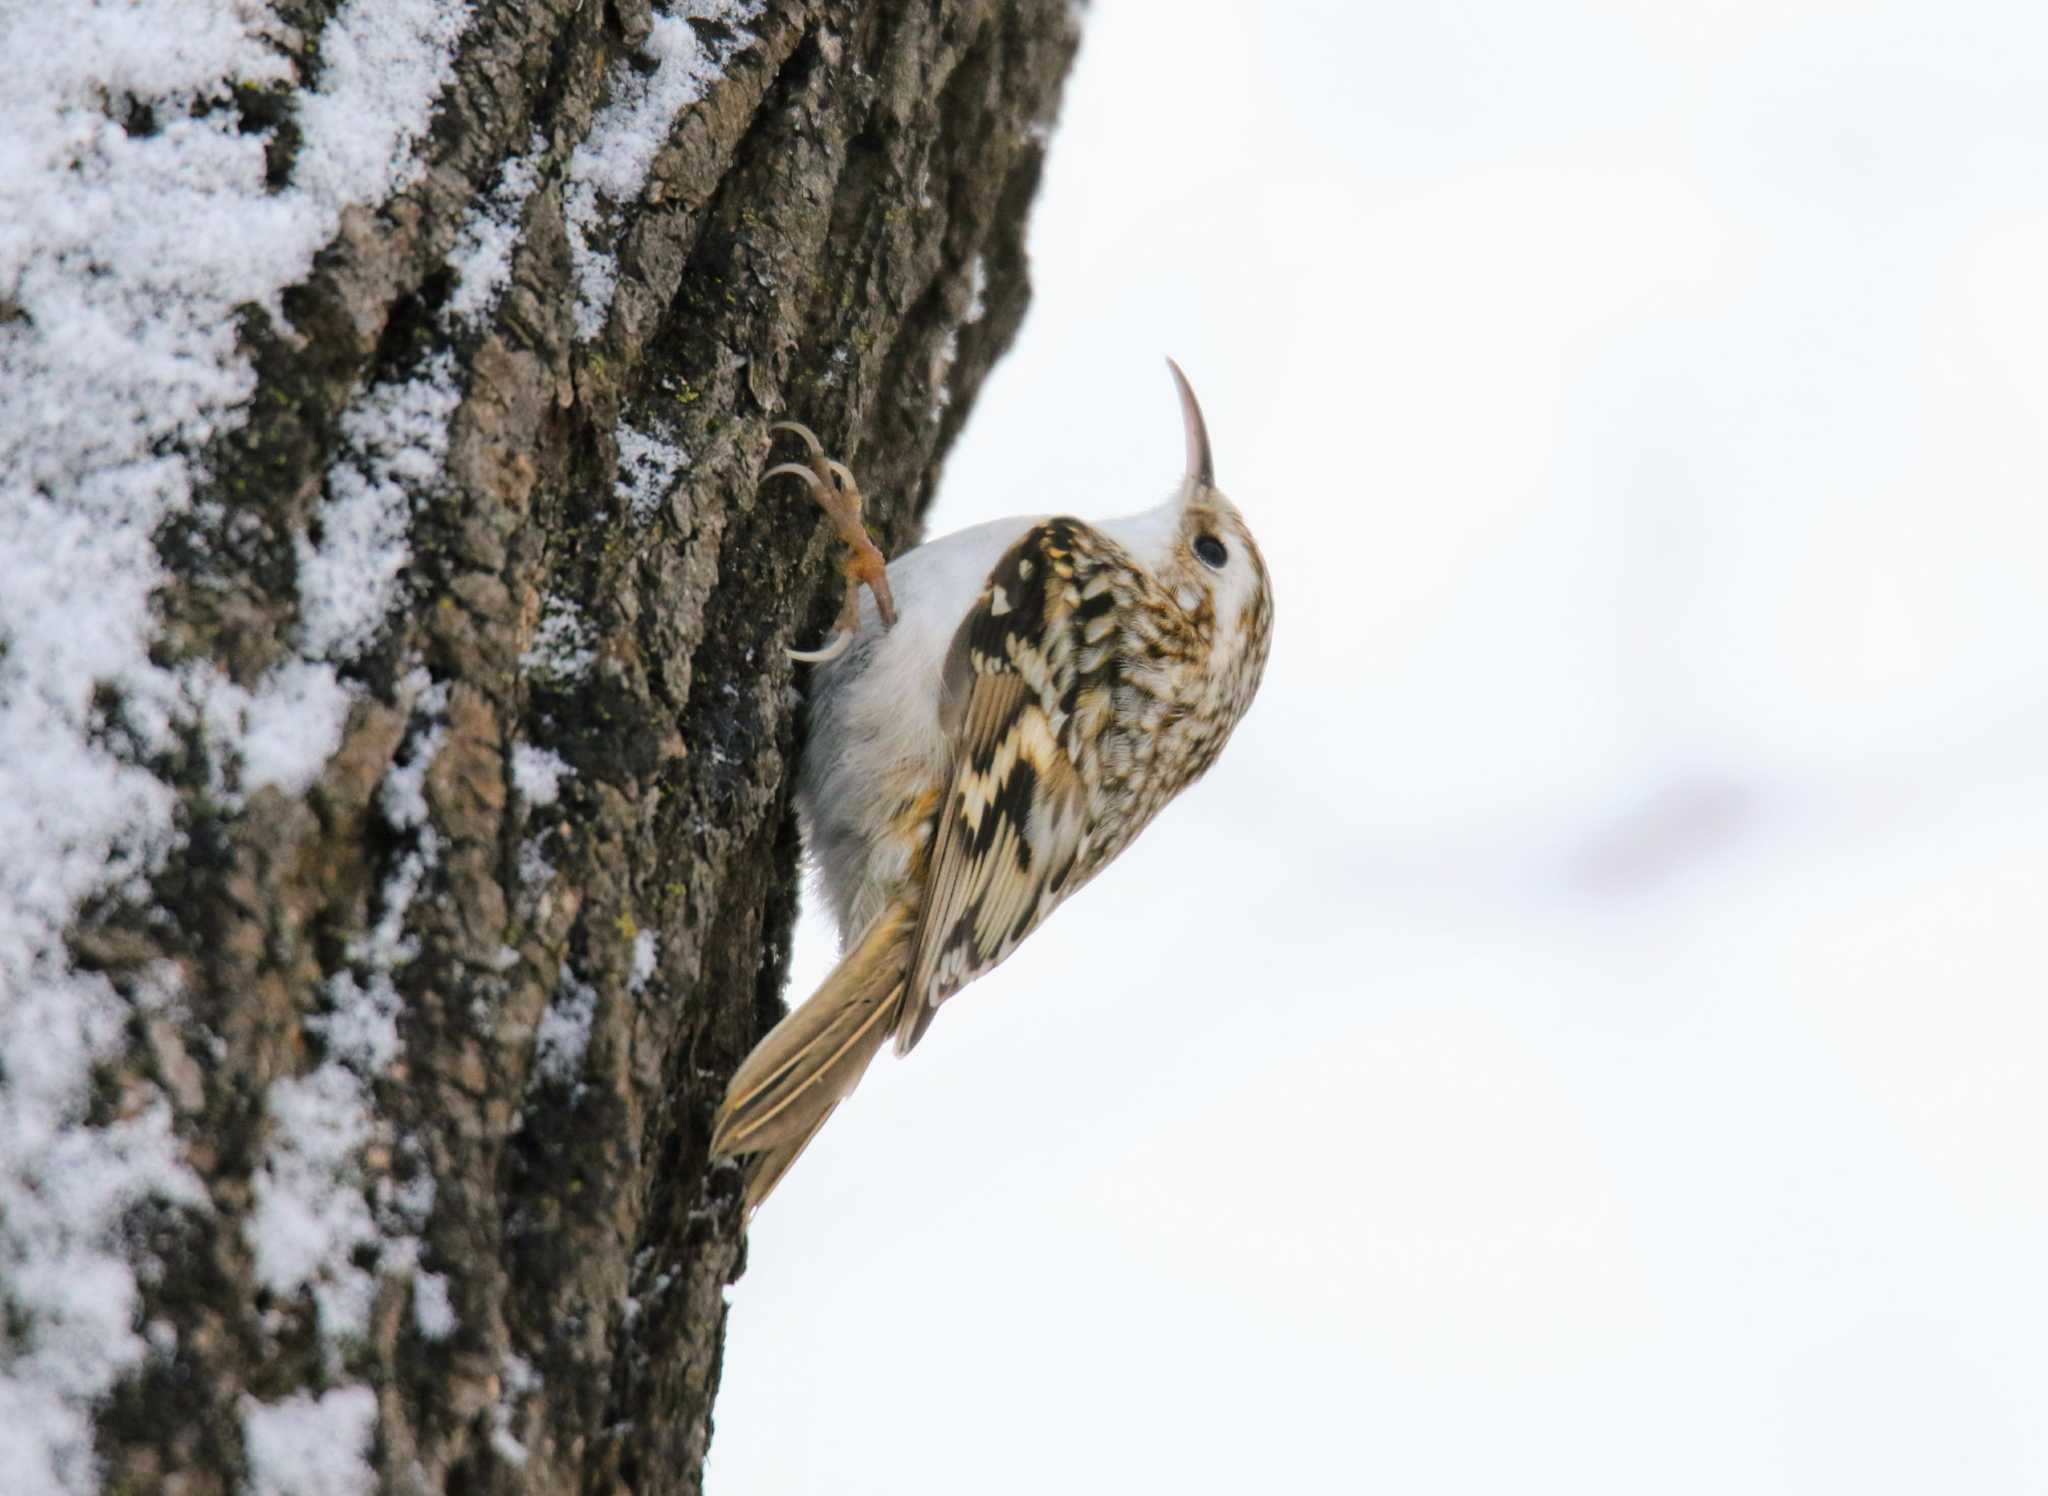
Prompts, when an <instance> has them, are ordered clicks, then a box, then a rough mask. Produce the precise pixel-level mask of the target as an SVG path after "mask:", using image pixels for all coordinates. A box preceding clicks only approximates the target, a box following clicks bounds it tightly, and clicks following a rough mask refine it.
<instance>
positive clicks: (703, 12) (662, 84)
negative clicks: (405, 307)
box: [562, 0, 763, 338]
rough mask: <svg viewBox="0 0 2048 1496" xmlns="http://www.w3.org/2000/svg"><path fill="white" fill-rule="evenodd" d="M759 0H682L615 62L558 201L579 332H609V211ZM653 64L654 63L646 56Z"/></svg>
mask: <svg viewBox="0 0 2048 1496" xmlns="http://www.w3.org/2000/svg"><path fill="white" fill-rule="evenodd" d="M762 4H763V0H681V3H680V4H678V5H676V6H675V7H674V8H673V9H672V10H671V11H670V12H669V13H668V14H665V15H664V14H657V15H656V16H655V17H654V24H653V25H652V27H651V28H650V29H649V30H648V33H647V40H646V41H645V42H643V43H642V44H641V47H640V58H639V59H634V58H621V59H620V60H619V61H618V62H616V63H614V64H613V66H612V72H611V79H610V83H609V86H608V90H607V102H606V103H605V106H604V108H603V109H601V110H600V111H599V112H598V115H597V118H596V119H594V120H592V121H591V125H590V133H589V134H588V135H586V136H585V137H584V138H583V141H582V143H581V144H580V145H578V146H577V147H576V151H575V154H573V155H572V156H571V157H570V158H569V176H568V183H567V186H566V189H565V190H564V193H563V198H562V205H563V208H564V210H565V213H566V215H567V220H568V228H569V256H570V263H571V265H572V267H573V268H574V270H575V273H576V335H577V336H578V337H580V338H594V337H596V336H597V335H598V334H599V333H601V332H603V331H604V324H605V319H606V317H607V316H609V315H610V313H611V305H612V293H613V291H614V290H615V289H616V288H617V286H618V278H619V270H618V261H617V260H616V259H615V258H614V257H613V254H612V251H611V249H610V248H608V247H606V246H607V245H608V242H609V241H610V239H611V238H612V235H613V226H612V214H613V213H614V212H615V211H616V210H618V209H619V208H622V207H625V206H627V205H628V204H631V203H633V202H635V201H637V200H638V198H639V196H640V189H641V188H642V187H644V186H645V185H646V183H647V172H648V169H649V168H650V167H652V166H653V165H654V158H655V156H656V155H657V154H659V153H660V151H661V148H662V147H663V146H664V145H666V144H667V143H668V138H669V134H670V132H671V131H672V130H673V128H674V124H675V118H676V116H677V115H678V114H679V113H681V112H682V110H683V109H685V108H686V107H688V106H689V105H691V104H694V103H696V102H697V100H698V99H700V98H702V97H703V96H704V89H705V86H706V85H707V84H709V83H710V82H711V81H712V80H713V79H715V78H717V77H719V76H720V75H721V74H722V73H723V72H724V70H725V64H726V63H727V62H728V61H729V60H730V59H731V58H732V57H733V55H734V54H735V53H738V52H741V51H744V50H745V49H746V48H747V47H749V46H751V45H752V44H753V41H754V36H753V33H752V32H750V31H747V30H746V29H744V26H743V25H742V23H743V22H747V21H751V20H753V19H754V18H755V17H756V16H758V15H760V13H761V10H762ZM693 20H694V21H716V22H719V23H720V24H721V25H723V26H724V27H726V28H727V32H726V36H725V38H724V39H723V40H717V41H706V40H705V39H704V38H703V37H702V36H700V35H699V34H698V31H697V29H696V27H694V26H692V25H691V24H690V23H691V22H692V21H693ZM646 62H652V63H653V64H654V67H653V68H652V69H651V70H648V69H646V68H645V66H644V63H646Z"/></svg>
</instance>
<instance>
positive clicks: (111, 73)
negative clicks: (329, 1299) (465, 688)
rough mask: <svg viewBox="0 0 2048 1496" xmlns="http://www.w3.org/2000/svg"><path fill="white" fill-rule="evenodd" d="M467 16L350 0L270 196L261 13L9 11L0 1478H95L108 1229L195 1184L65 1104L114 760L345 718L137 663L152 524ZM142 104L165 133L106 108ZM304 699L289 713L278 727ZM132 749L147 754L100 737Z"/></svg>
mask: <svg viewBox="0 0 2048 1496" xmlns="http://www.w3.org/2000/svg"><path fill="white" fill-rule="evenodd" d="M468 16H469V8H468V6H467V4H463V3H456V0H379V3H376V4H371V3H368V0H356V3H349V4H344V5H343V6H342V7H341V8H340V10H339V11H338V12H337V13H336V14H335V16H334V17H333V18H332V20H330V21H329V23H328V24H327V26H326V27H325V28H324V29H323V31H322V33H321V35H320V53H321V58H322V68H321V74H320V82H319V86H318V87H317V88H316V89H315V90H312V91H310V92H308V93H305V94H301V95H299V96H297V100H296V104H297V124H298V126H299V128H300V130H301V132H302V135H301V141H300V145H299V149H298V152H297V155H296V158H295V160H294V164H293V170H292V180H291V181H290V183H289V184H288V185H287V186H286V187H285V188H284V189H283V190H281V191H273V190H271V188H270V186H269V184H268V183H267V182H266V179H265V178H266V171H267V162H266V159H265V145H266V141H265V139H264V137H263V136H262V135H261V134H258V133H244V131H243V129H242V128H241V125H242V121H241V118H240V115H239V112H238V111H237V110H236V109H234V108H233V107H231V104H232V97H233V90H234V89H235V88H236V87H257V88H263V87H271V86H285V85H289V84H290V83H291V81H292V73H291V68H290V64H289V61H288V59H287V58H286V56H285V54H284V51H283V48H282V44H283V43H284V41H285V40H286V36H287V33H286V30H285V28H283V27H282V26H281V25H280V24H279V22H278V21H277V20H276V18H275V17H274V16H273V15H272V14H271V13H270V12H269V11H268V9H267V8H264V7H261V6H258V5H255V4H253V3H225V4H215V5H203V6H198V7H194V6H192V5H189V4H186V3H184V0H132V3H120V4H112V3H104V4H94V3H91V0H79V3H76V4H72V5H41V6H35V5H14V6H7V7H5V8H4V9H0V56H4V57H6V58H8V59H9V64H8V74H7V87H6V88H5V89H4V90H0V297H4V298H5V300H6V301H7V302H8V303H9V304H10V312H9V315H8V317H7V319H6V320H5V321H4V322H0V388H4V389H6V390H7V391H8V392H9V393H8V398H7V400H6V401H5V402H4V404H0V475H4V476H0V576H4V577H5V578H6V585H5V587H4V588H0V776H4V783H0V846H4V847H5V848H6V849H7V855H6V858H5V860H4V864H0V990H4V991H6V992H7V993H8V995H9V1000H8V1002H7V1003H6V1004H5V1006H4V1009H0V1055H4V1056H5V1057H6V1069H5V1075H4V1079H0V1264H4V1269H5V1280H6V1294H7V1301H8V1302H7V1312H8V1317H9V1318H10V1320H11V1321H12V1325H13V1328H14V1332H15V1337H16V1349H15V1350H14V1352H13V1354H12V1355H11V1357H10V1359H9V1360H8V1361H7V1363H6V1365H5V1367H4V1369H0V1464H4V1467H5V1468H6V1470H7V1472H8V1481H9V1484H10V1488H11V1489H14V1490H21V1491H30V1492H42V1491H84V1490H90V1489H95V1488H96V1487H97V1484H98V1475H97V1469H96V1462H95V1460H94V1457H93V1454H92V1449H91V1440H90V1409H91V1407H92V1405H93V1403H94V1402H95V1400H96V1399H98V1398H99V1397H100V1396H102V1395H103V1394H104V1393H105V1392H106V1390H107V1389H108V1388H109V1387H110V1386H111V1385H112V1384H113V1382H114V1380H115V1379H116V1378H117V1377H118V1376H120V1375H121V1374H122V1373H123V1372H124V1371H126V1370H127V1369H129V1368H130V1367H132V1366H133V1365H134V1364H135V1362H136V1361H137V1360H138V1359H139V1358H140V1357H141V1356H143V1355H144V1354H146V1345H145V1342H144V1340H143V1339H142V1337H141V1336H140V1335H139V1334H137V1333H136V1331H135V1329H134V1327H133V1319H134V1309H135V1304H136V1284H135V1279H134V1273H133V1270H132V1268H131V1267H130V1266H129V1265H128V1262H127V1261H126V1258H125V1255H124V1248H123V1246H122V1244H121V1242H120V1239H119V1224H120V1218H121V1216H122V1215H123V1213H124V1212H126V1211H127V1210H128V1209H129V1208H130V1207H131V1206H133V1205H135V1204H137V1203H139V1202H142V1201H146V1200H149V1199H152V1198H155V1199H169V1200H173V1201H187V1200H190V1201H197V1200H199V1199H201V1198H203V1197H202V1196H200V1194H199V1192H198V1187H197V1184H196V1181H194V1180H193V1179H192V1178H191V1176H190V1175H189V1173H187V1171H186V1170H185V1169H184V1166H183V1164H182V1162H181V1160H180V1157H179V1153H178V1149H177V1146H176V1143H175V1141H174V1139H173V1137H172V1133H171V1129H170V1125H169V1121H168V1117H167V1115H166V1114H165V1112H164V1111H163V1109H162V1108H161V1107H157V1106H147V1107H144V1108H143V1109H142V1110H140V1111H139V1112H137V1113H135V1114H134V1115H131V1116H128V1117H126V1118H124V1119H123V1120H120V1121H116V1122H113V1123H110V1124H108V1125H106V1126H103V1127H98V1128H88V1127H87V1126H86V1124H85V1120H84V1119H85V1115H86V1110H87V1101H88V1097H89V1095H90V1089H91V1082H92V1075H93V1072H94V1069H95V1067H96V1066H97V1065H99V1064H100V1063H102V1062H104V1061H107V1060H110V1059H112V1058H114V1057H116V1056H118V1055H119V1054H120V1053H121V1052H122V1050H123V1048H124V1046H125V1044H126V1022H125V1020H126V1014H127V1012H128V1009H127V1005H126V1003H125V1002H124V1000H123V999H122V998H121V997H120V995H119V994H117V993H116V992H115V990H114V989H113V987H112V986H111V985H110V984H109V983H108V982H107V981H106V980H105V978H104V977H101V976H98V975H93V974H87V973H81V972H77V971H75V970H73V969H72V968H71V966H70V963H69V960H68V958H67V957H66V955H65V952H64V940H63V934H64V931H65V928H66V927H67V926H68V925H69V924H70V922H71V920H72V918H73V916H74V914H75V912H76V910H77V909H78V907H79V905H80V903H81V902H82V901H83V900H84V899H86V898H87V897H89V896H90V895H92V894H93V893H95V892H97V891H99V890H101V889H104V888H108V887H110V886H121V885H123V884H124V883H125V882H127V881H128V880H130V879H132V878H133V877H135V876H136V875H137V874H138V873H141V872H143V871H146V870H147V869H149V868H151V867H152V866H154V865H156V864H157V862H158V861H159V860H160V859H161V857H162V856H163V855H164V854H165V853H166V852H167V851H168V850H169V848H170V847H171V846H172V844H173V838H174V834H175V828H174V827H173V824H172V810H173V797H172V796H171V794H170V793H169V791H168V790H167V789H166V787H165V786H164V785H163V784H161V783H160V782H158V781H157V780H156V779H155V778H154V776H152V775H151V774H150V773H149V772H148V771H147V770H145V769H143V768H140V767H138V766H137V764H136V762H135V761H134V760H135V759H136V758H139V757H141V756H142V755H145V754H147V753H149V752H152V751H154V750H158V749H162V748H166V747H168V746H170V745H171V744H172V743H173V742H174V740H175V738H176V736H177V734H178V733H179V731H180V730H181V728H183V727H185V726H187V725H191V724H199V725H201V726H202V727H203V729H204V730H205V732H206V734H207V736H208V740H209V741H208V746H209V749H210V751H211V756H212V757H213V758H214V759H215V760H216V761H217V762H225V761H227V760H229V759H231V758H232V757H234V756H236V755H237V754H239V756H240V757H241V758H242V761H243V765H244V770H245V773H246V775H247V776H248V777H249V778H250V779H251V780H252V781H253V782H259V783H274V784H280V785H284V786H287V787H291V786H299V785H303V784H305V783H307V782H310V778H311V776H312V775H314V774H315V773H317V772H318V769H319V766H320V763H321V761H322V760H324V758H325V756H326V754H327V753H329V752H331V751H332V747H333V744H334V739H333V738H332V737H331V736H330V733H329V729H330V728H331V727H332V726H333V724H334V723H335V722H336V721H337V719H338V711H337V710H336V697H335V693H334V691H333V690H332V689H330V688H329V687H328V685H327V683H326V682H325V681H323V680H322V679H320V678H317V677H315V676H311V675H304V674H296V673H293V672H290V671H289V670H288V671H285V672H281V673H280V674H279V675H278V676H277V677H274V678H273V680H272V682H270V683H269V684H268V685H267V686H266V687H265V688H263V689H262V690H259V691H258V692H257V693H256V695H255V697H254V698H253V699H250V700H247V701H242V702H239V703H236V709H235V710H232V711H222V710H220V707H221V704H222V702H223V701H224V700H230V699H231V698H229V697H224V696H223V695H222V694H221V692H220V691H219V690H218V688H217V685H216V679H217V678H216V677H213V673H212V671H211V667H209V666H199V667H194V668H193V669H190V670H186V669H174V668H165V667H162V666H158V665H156V664H154V663H153V662H152V661H151V659H150V646H151V643H152V640H153V637H154V628H155V625H154V619H153V616H152V613H151V609H150V599H151V596H152V594H153V593H154V592H155V591H156V589H157V588H158V587H159V586H161V585H162V584H163V582H164V580H165V577H164V574H163V569H162V566H161V563H160V561H159V558H158V556H157V553H156V549H155V545H154V539H153V537H154V536H155V534H156V533H157V530H158V528H159V527H160V526H161V525H162V523H163V522H164V521H165V520H166V519H168V518H170V517H171V516H173V515H175V514H178V513H180V512H182V511H183V510H185V509H186V508H188V507H189V506H190V504H191V502H192V499H193V496H194V492H195V488H196V487H197V485H198V483H199V482H200V481H201V477H202V475H201V473H200V472H199V470H198V468H197V464H196V460H195V458H194V457H193V455H192V454H194V453H197V452H199V451H201V450H202V449H203V448H204V447H205V445H206V444H207V443H208V442H209V441H211V440H213V439H214V438H216V437H218V436H219V435H220V434H222V433H223V432H225V431H228V430H230V429H232V428H233V427H234V426H236V425H238V424H239V423H240V422H241V420H242V419H243V417H244V407H245V406H246V402H247V401H248V399H249V396H250V394H251V392H252V390H253V389H254V386H255V376H254V373H253V371H252V369H251V367H250V365H249V362H248V360H247V359H246V358H245V357H244V356H243V354H242V352H241V350H240V348H239V347H238V333H237V327H238V318H237V308H239V307H241V306H243V305H245V304H254V305H256V306H259V307H262V308H264V309H265V310H267V311H268V312H269V313H270V315H271V316H272V318H273V319H277V320H281V319H282V315H283V309H282V292H283V290H284V289H285V288H286V287H287V286H290V285H292V284H295V283H297V282H299V281H301V280H303V279H304V278H305V276H306V274H307V272H308V271H309V269H310V268H311V266H312V263H313V258H314V256H315V254H316V253H318V251H319V250H320V249H321V247H322V246H324V245H325V244H327V243H328V242H329V241H330V240H332V239H333V237H334V234H335V230H336V227H337V225H338V224H339V222H340V217H341V214H342V211H343V209H345V208H346V207H348V206H350V205H351V204H357V203H378V202H382V201H384V200H385V199H386V198H388V197H389V196H390V194H391V193H392V192H393V191H394V190H396V189H398V188H399V187H401V186H403V185H404V184H405V183H406V182H407V181H409V180H411V178H412V177H413V176H414V175H415V174H416V172H417V170H418V167H417V163H416V162H415V160H414V159H413V147H414V145H415V144H416V143H417V141H418V140H419V139H420V137H421V136H422V135H423V134H424V132H425V131H426V129H427V126H428V123H429V116H430V110H431V107H432V104H433V102H434V99H435V98H436V96H437V95H438V94H439V93H440V91H441V90H442V88H443V87H444V86H445V85H446V83H447V81H448V79H449V77H450V76H451V61H452V52H453V45H454V41H455V38H456V36H457V35H458V34H459V32H460V31H461V29H462V28H463V26H464V25H465V24H466V22H467V19H468ZM143 109H146V110H147V112H148V114H149V116H150V118H151V121H152V125H153V128H151V129H149V130H136V131H135V132H134V133H130V131H129V130H128V129H127V128H124V126H123V125H122V124H121V123H119V122H118V117H119V116H120V115H122V114H124V113H129V112H135V113H139V112H141V111H142V110H143ZM103 690H104V692H105V693H106V695H107V696H111V698H112V699H114V700H116V701H118V702H119V707H118V719H117V720H116V721H113V722H109V721H108V720H106V718H107V715H108V714H107V711H106V709H105V707H104V706H103V704H102V701H103V695H102V693H103ZM296 707H304V708H305V709H306V711H307V717H308V720H307V721H305V722H303V723H301V724H299V727H298V728H297V729H293V728H291V727H289V726H288V725H287V724H286V721H285V719H286V717H287V716H289V714H290V713H291V712H292V711H293V710H294V709H295V708H296ZM110 727H116V728H118V729H119V731H118V732H109V731H108V730H107V729H108V728H110ZM238 734H239V736H238ZM124 738H125V740H126V741H127V742H129V743H130V744H132V745H133V750H135V751H132V752H130V753H128V754H123V753H121V752H119V751H117V749H116V748H115V747H114V746H111V744H112V743H114V742H116V741H120V740H122V739H124ZM362 1395H363V1397H364V1398H367V1397H368V1394H367V1392H365V1393H363V1394H362ZM369 1406H370V1407H372V1408H373V1407H374V1403H373V1402H372V1403H370V1404H369ZM360 1443H361V1440H357V1441H356V1445H357V1446H359V1445H360ZM331 1447H332V1448H339V1447H342V1446H331ZM351 1460H353V1456H351ZM355 1463H357V1464H359V1463H360V1462H359V1461H356V1462H355ZM278 1489H286V1487H284V1486H279V1487H278ZM294 1489H296V1488H294ZM308 1489H311V1488H310V1487H309V1488H308ZM337 1489H338V1488H337Z"/></svg>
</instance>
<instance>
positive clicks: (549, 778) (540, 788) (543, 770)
mask: <svg viewBox="0 0 2048 1496" xmlns="http://www.w3.org/2000/svg"><path fill="white" fill-rule="evenodd" d="M574 772H575V770H573V769H571V768H570V767H569V765H568V764H567V763H566V762H564V761H563V759H562V756H561V755H560V754H558V753H554V752H552V751H550V750H549V749H546V748H536V747H534V746H533V745H532V744H531V743H515V744H513V746H512V787H513V788H514V789H516V790H517V791H519V793H520V794H521V795H522V796H523V797H525V800H526V803H527V804H529V805H553V804H554V803H555V801H556V800H557V799H559V798H560V797H561V793H562V781H563V780H564V779H566V778H567V777H568V776H569V775H571V774H573V773H574Z"/></svg>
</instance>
